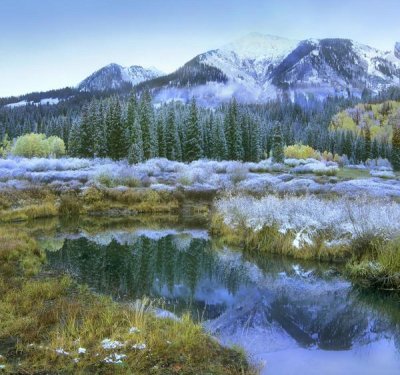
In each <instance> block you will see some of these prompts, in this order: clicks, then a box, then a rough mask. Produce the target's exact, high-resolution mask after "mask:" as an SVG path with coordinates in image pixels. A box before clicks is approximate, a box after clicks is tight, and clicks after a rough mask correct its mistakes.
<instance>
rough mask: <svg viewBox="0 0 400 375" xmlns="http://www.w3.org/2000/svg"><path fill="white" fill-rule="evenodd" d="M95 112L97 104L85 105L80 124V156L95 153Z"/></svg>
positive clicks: (90, 155) (86, 156)
mask: <svg viewBox="0 0 400 375" xmlns="http://www.w3.org/2000/svg"><path fill="white" fill-rule="evenodd" d="M94 112H95V105H94V103H93V102H92V103H90V105H85V106H84V108H83V112H82V117H81V124H80V150H79V156H82V157H85V158H90V157H93V155H94V139H93V132H94Z"/></svg>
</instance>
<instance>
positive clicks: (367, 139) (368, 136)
mask: <svg viewBox="0 0 400 375" xmlns="http://www.w3.org/2000/svg"><path fill="white" fill-rule="evenodd" d="M364 139H365V156H364V160H367V159H372V143H371V129H370V128H369V126H366V127H365V132H364Z"/></svg>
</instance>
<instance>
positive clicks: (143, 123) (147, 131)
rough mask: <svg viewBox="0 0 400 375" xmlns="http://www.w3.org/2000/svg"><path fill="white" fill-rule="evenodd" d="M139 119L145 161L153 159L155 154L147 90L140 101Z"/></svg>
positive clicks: (149, 98) (149, 97)
mask: <svg viewBox="0 0 400 375" xmlns="http://www.w3.org/2000/svg"><path fill="white" fill-rule="evenodd" d="M139 118H140V127H141V130H142V138H143V155H144V158H145V159H146V160H147V159H150V158H152V157H154V156H155V155H156V153H157V152H156V142H155V134H154V124H153V121H154V120H153V118H154V113H153V106H152V103H151V96H150V92H149V91H148V90H145V91H144V92H143V94H142V97H141V100H140V113H139Z"/></svg>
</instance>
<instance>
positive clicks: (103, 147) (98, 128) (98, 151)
mask: <svg viewBox="0 0 400 375" xmlns="http://www.w3.org/2000/svg"><path fill="white" fill-rule="evenodd" d="M94 122H95V123H94V133H93V138H94V156H95V157H100V158H104V157H106V156H107V128H106V123H105V119H104V113H103V104H102V103H99V105H98V106H97V108H96V115H95V118H94Z"/></svg>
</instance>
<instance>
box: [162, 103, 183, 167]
mask: <svg viewBox="0 0 400 375" xmlns="http://www.w3.org/2000/svg"><path fill="white" fill-rule="evenodd" d="M165 149H166V150H165V151H166V152H165V153H166V155H165V156H166V157H167V158H168V159H169V160H181V158H182V152H181V142H180V139H179V135H178V130H177V128H176V119H175V111H174V108H173V107H172V106H171V107H170V109H169V111H168V118H167V124H166V129H165Z"/></svg>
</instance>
